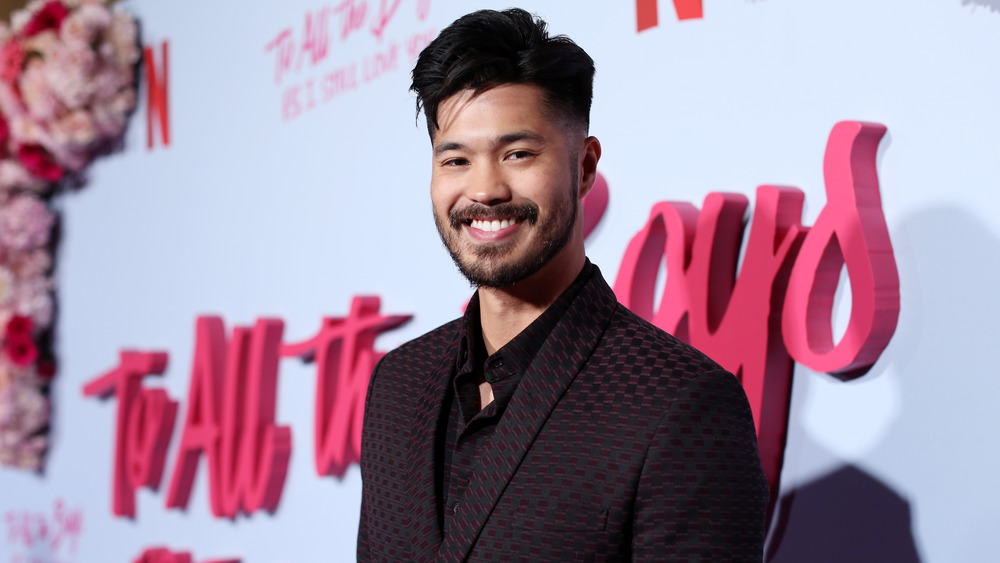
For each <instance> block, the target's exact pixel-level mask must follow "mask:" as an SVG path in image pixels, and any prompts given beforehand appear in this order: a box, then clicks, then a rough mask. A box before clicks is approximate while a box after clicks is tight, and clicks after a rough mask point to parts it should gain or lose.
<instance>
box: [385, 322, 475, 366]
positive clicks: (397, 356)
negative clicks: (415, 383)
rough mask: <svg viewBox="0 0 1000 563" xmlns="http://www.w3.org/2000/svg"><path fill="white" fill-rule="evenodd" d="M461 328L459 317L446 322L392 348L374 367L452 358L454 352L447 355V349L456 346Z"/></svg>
mask: <svg viewBox="0 0 1000 563" xmlns="http://www.w3.org/2000/svg"><path fill="white" fill-rule="evenodd" d="M463 330H465V322H464V321H463V320H462V319H461V318H458V319H455V320H453V321H450V322H447V323H445V324H443V325H441V326H439V327H437V328H435V329H434V330H431V331H430V332H427V333H424V334H423V335H421V336H418V337H417V338H414V339H413V340H410V341H409V342H404V343H403V344H400V345H399V346H397V347H396V348H394V349H392V350H391V351H389V352H388V353H387V354H386V355H385V357H383V358H382V360H381V361H380V362H379V365H378V367H377V368H376V369H377V370H381V369H383V368H393V369H396V368H399V367H406V366H413V365H415V364H426V363H428V362H430V363H434V364H437V363H440V362H441V361H442V360H443V359H444V358H446V357H452V358H453V357H454V354H451V355H450V356H449V351H451V350H454V349H455V348H456V347H457V346H458V343H459V341H460V340H461V337H462V331H463Z"/></svg>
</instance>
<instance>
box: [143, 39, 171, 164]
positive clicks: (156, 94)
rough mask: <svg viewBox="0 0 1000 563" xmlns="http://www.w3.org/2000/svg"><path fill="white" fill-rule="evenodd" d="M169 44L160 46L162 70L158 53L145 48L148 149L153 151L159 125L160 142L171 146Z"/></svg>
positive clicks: (165, 43)
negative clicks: (158, 62) (157, 66)
mask: <svg viewBox="0 0 1000 563" xmlns="http://www.w3.org/2000/svg"><path fill="white" fill-rule="evenodd" d="M168 52H169V49H168V43H167V42H166V41H164V42H163V43H161V44H160V69H159V70H157V68H156V57H155V53H156V51H154V50H153V47H152V46H149V45H147V46H146V47H144V48H143V60H144V61H145V71H146V93H147V97H146V148H147V149H150V150H152V148H153V147H154V145H155V144H156V143H155V141H154V137H155V134H154V133H153V129H154V126H156V125H159V128H160V141H161V142H162V143H163V146H165V147H167V146H170V106H169V101H170V98H169V89H168V81H169V79H170V66H169V59H168Z"/></svg>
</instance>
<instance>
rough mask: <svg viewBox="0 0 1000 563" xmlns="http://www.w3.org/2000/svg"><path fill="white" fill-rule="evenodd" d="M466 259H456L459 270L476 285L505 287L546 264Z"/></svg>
mask: <svg viewBox="0 0 1000 563" xmlns="http://www.w3.org/2000/svg"><path fill="white" fill-rule="evenodd" d="M469 262H470V261H468V260H464V259H456V260H455V264H456V265H458V269H459V271H460V272H461V273H462V275H463V276H465V279H467V280H469V283H470V284H472V285H473V286H474V287H486V288H491V289H503V288H507V287H511V286H513V285H516V284H517V283H518V282H521V281H523V280H525V279H527V278H529V277H531V275H532V274H534V273H535V272H537V271H538V270H540V269H541V268H542V266H544V263H542V264H538V263H537V262H535V261H530V260H522V261H508V260H496V259H493V260H490V259H477V260H476V261H475V262H474V263H469Z"/></svg>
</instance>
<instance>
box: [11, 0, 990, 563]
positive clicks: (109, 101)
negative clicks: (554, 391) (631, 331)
mask: <svg viewBox="0 0 1000 563" xmlns="http://www.w3.org/2000/svg"><path fill="white" fill-rule="evenodd" d="M188 4H189V3H185V2H180V3H177V2H171V3H165V2H153V1H151V0H125V1H122V2H117V3H115V4H114V5H113V6H107V5H105V4H104V3H102V2H93V3H90V2H80V1H78V0H77V1H73V0H61V1H37V0H36V1H33V2H31V3H30V4H28V6H27V8H26V9H25V10H21V11H16V12H14V13H13V14H12V15H11V18H10V21H9V22H8V23H7V24H5V27H2V28H0V143H2V146H0V149H2V150H0V329H2V331H0V332H2V352H0V562H7V561H9V562H11V563H34V562H53V563H54V562H59V563H73V562H91V561H102V562H103V561H127V562H132V561H136V562H142V563H161V562H162V563H165V562H175V561H195V562H199V563H202V562H205V563H207V562H213V561H214V562H245V563H254V562H282V561H287V562H296V563H299V562H311V561H317V562H318V561H348V560H353V558H354V548H355V539H356V534H357V517H358V510H359V508H360V492H361V483H360V475H359V472H358V466H357V461H358V459H359V453H360V448H361V444H360V430H361V421H362V417H363V407H364V396H365V390H366V386H367V382H368V376H369V374H370V371H371V369H372V367H373V366H374V365H375V363H376V362H377V361H378V359H379V358H380V357H381V356H382V355H383V354H384V353H385V352H386V351H388V350H391V349H392V348H393V347H395V346H397V345H399V344H401V343H403V342H405V341H407V340H409V339H411V338H414V337H415V336H417V335H419V334H422V333H423V332H426V331H427V330H430V329H432V328H434V327H436V326H438V325H440V324H442V323H444V322H446V321H448V320H450V319H452V318H454V317H456V316H458V315H459V314H460V313H461V310H462V308H463V306H464V303H465V301H466V300H467V299H468V297H469V295H470V294H471V291H472V290H471V289H470V288H469V286H468V284H467V283H466V282H465V281H464V279H462V278H461V276H460V275H459V274H458V273H457V272H456V271H455V269H454V266H453V265H452V264H451V261H450V259H449V258H448V256H447V253H446V252H445V251H444V249H443V248H442V247H441V244H440V241H439V240H438V236H437V233H436V231H435V229H434V226H433V221H432V217H431V213H430V201H429V194H428V185H429V176H430V169H429V159H430V147H429V142H428V139H427V137H426V130H425V128H424V126H423V120H422V118H419V119H418V118H417V116H416V114H415V108H414V98H413V96H412V95H411V94H410V93H409V92H408V91H407V89H408V86H409V71H410V69H411V68H412V66H413V63H414V61H415V59H416V56H417V55H418V53H419V52H420V50H421V49H422V48H423V47H424V46H425V45H427V44H428V43H429V42H430V41H431V40H432V39H433V38H434V37H435V36H436V34H437V33H438V31H439V30H440V29H442V28H443V27H444V26H446V25H448V24H449V23H450V22H451V21H453V20H454V19H455V18H457V17H458V16H461V15H462V14H464V13H466V12H468V11H469V10H472V9H475V8H498V9H499V8H505V7H508V4H500V3H497V2H484V3H481V4H479V5H475V6H474V5H472V4H469V3H467V2H457V1H446V0H332V1H329V2H323V1H317V0H291V1H289V2H281V3H270V4H272V5H247V4H246V3H236V2H232V1H228V0H226V1H221V2H213V3H209V4H207V5H206V4H204V3H200V4H198V5H195V4H190V5H188ZM521 7H523V8H525V9H528V10H529V11H532V12H535V13H537V14H538V15H539V16H541V17H543V18H544V19H546V20H547V21H548V22H549V24H550V28H551V30H552V31H553V32H555V33H565V34H567V35H569V36H570V37H572V38H573V39H574V40H575V41H577V42H578V43H579V44H580V45H581V46H582V47H584V48H585V49H586V50H587V51H588V52H589V53H590V54H591V56H593V58H594V60H595V63H596V66H597V76H596V82H595V96H594V106H593V114H592V118H591V133H592V134H593V135H596V136H597V137H599V138H600V139H601V142H602V144H603V147H604V155H603V157H602V159H601V162H600V166H599V168H600V177H599V180H598V183H597V185H596V186H595V189H594V190H593V191H592V192H591V194H590V195H588V197H587V199H586V200H585V202H584V217H585V231H586V233H587V247H588V256H589V257H590V258H591V260H593V261H594V262H595V263H596V264H598V265H599V266H601V268H602V269H603V271H604V272H605V275H606V276H607V277H608V279H609V281H610V280H614V284H613V285H614V290H615V293H616V294H617V296H618V299H619V300H620V301H621V302H622V303H623V304H625V305H627V306H628V307H630V308H631V309H632V310H633V311H635V312H636V313H638V314H639V315H641V316H643V317H645V318H647V319H648V320H650V321H652V322H653V323H655V324H656V325H658V326H660V327H662V328H664V329H665V330H668V331H670V332H672V333H674V334H676V335H678V336H679V337H681V338H683V339H685V340H687V341H688V342H691V343H692V344H694V345H695V346H697V347H698V348H700V349H702V350H703V351H704V352H706V353H707V354H708V355H710V356H711V357H713V358H714V359H715V360H716V361H718V362H720V363H721V364H722V365H724V366H725V367H726V368H727V369H729V370H730V371H732V372H733V373H735V374H736V376H737V377H739V378H740V381H741V383H742V385H743V388H744V389H745V391H746V393H747V396H748V398H749V400H750V404H751V407H752V410H753V415H754V422H755V425H756V427H757V433H758V443H759V445H760V450H761V457H762V460H763V462H764V469H765V473H766V474H767V477H768V480H769V482H770V484H771V492H772V494H771V507H770V514H769V527H770V528H769V529H770V531H769V542H768V548H767V553H766V558H767V560H769V561H826V560H831V561H861V562H867V561H993V560H995V558H996V556H997V554H998V553H1000V540H998V539H997V537H996V535H995V534H993V533H992V532H991V531H992V529H993V528H994V527H995V526H996V525H997V524H1000V521H998V513H997V511H996V509H995V506H996V505H997V503H998V502H1000V488H998V487H996V486H995V485H994V480H995V477H994V475H995V474H996V473H997V472H998V471H1000V454H997V453H996V448H995V447H991V446H990V444H993V443H995V438H994V437H993V430H994V429H995V428H997V427H1000V414H998V410H997V409H996V408H994V405H993V402H992V401H991V400H990V398H991V397H993V396H996V395H997V394H998V393H1000V383H998V382H997V380H996V378H992V377H990V376H989V371H988V370H989V368H988V367H986V368H984V367H983V366H989V365H991V361H990V360H991V358H990V357H989V356H987V353H988V351H989V350H991V349H992V346H991V344H992V340H993V338H992V336H993V335H995V333H996V331H995V324H996V319H997V318H998V316H1000V301H998V300H997V299H996V297H995V291H994V290H993V285H994V283H993V280H994V279H995V278H996V276H997V275H998V274H1000V221H998V219H997V217H1000V196H998V195H997V193H996V192H997V190H996V187H997V182H998V178H1000V159H997V158H996V154H997V151H998V149H1000V136H998V134H997V130H998V128H1000V104H997V103H996V101H997V99H1000V79H998V78H997V77H996V73H995V72H993V71H992V69H993V63H994V62H995V61H994V58H995V55H994V54H995V53H998V52H1000V2H997V1H994V0H946V1H943V2H918V3H913V2H903V1H902V0H888V1H886V2H878V3H870V2H861V1H860V0H848V1H840V2H832V1H827V0H823V1H820V2H812V3H802V2H792V1H791V0H741V1H737V2H713V1H710V0H673V1H669V0H659V1H657V0H635V1H627V2H615V3H611V2H600V3H599V2H575V3H568V2H556V1H552V0H549V1H543V0H534V1H527V2H526V3H523V4H521ZM140 30H141V31H140ZM130 115H131V118H129V116H130ZM98 157H101V158H98Z"/></svg>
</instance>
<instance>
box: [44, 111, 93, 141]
mask: <svg viewBox="0 0 1000 563" xmlns="http://www.w3.org/2000/svg"><path fill="white" fill-rule="evenodd" d="M52 138H53V139H54V140H55V141H56V142H57V143H59V144H61V145H76V146H80V147H86V146H88V145H90V144H91V143H93V142H94V140H96V139H97V128H96V127H95V126H94V120H93V119H91V117H90V114H89V113H87V112H85V111H82V110H76V111H74V112H72V113H70V114H69V115H67V116H65V117H63V118H62V119H60V120H58V121H56V122H55V123H53V124H52Z"/></svg>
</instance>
